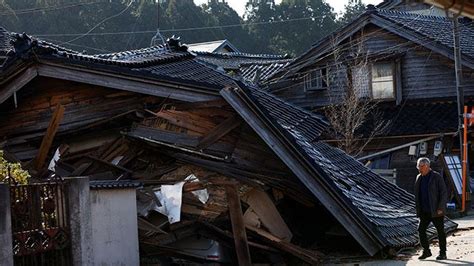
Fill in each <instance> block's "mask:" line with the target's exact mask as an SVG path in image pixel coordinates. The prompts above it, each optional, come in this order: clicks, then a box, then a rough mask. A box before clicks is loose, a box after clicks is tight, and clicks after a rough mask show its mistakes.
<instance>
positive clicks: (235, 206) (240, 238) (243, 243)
mask: <svg viewBox="0 0 474 266" xmlns="http://www.w3.org/2000/svg"><path fill="white" fill-rule="evenodd" d="M225 187H226V192H227V200H228V203H229V213H230V220H231V223H232V232H233V233H234V242H235V250H236V252H237V259H238V261H239V265H245V266H247V265H251V264H252V263H251V260H250V251H249V246H248V242H247V233H246V232H245V225H244V217H243V215H242V207H241V205H240V199H239V194H238V191H237V186H236V185H225Z"/></svg>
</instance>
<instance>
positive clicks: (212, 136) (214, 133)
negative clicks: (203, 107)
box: [197, 115, 242, 150]
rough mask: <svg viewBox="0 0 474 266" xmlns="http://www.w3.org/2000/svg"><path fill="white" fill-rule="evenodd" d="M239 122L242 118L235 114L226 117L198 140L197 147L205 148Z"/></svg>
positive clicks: (238, 124)
mask: <svg viewBox="0 0 474 266" xmlns="http://www.w3.org/2000/svg"><path fill="white" fill-rule="evenodd" d="M241 123H242V120H241V119H240V118H239V117H238V116H237V115H235V116H232V117H229V118H227V119H226V120H225V121H224V122H222V123H221V124H219V125H218V126H216V127H215V128H213V129H212V130H211V131H210V132H209V133H208V134H207V135H206V136H205V137H203V138H202V139H201V140H200V141H199V143H198V145H197V149H198V150H203V149H206V148H207V147H209V146H210V145H211V144H213V143H215V142H216V141H218V140H219V139H221V138H222V137H223V136H225V135H227V134H228V133H229V132H231V131H232V130H234V129H235V128H237V127H238V126H240V124H241Z"/></svg>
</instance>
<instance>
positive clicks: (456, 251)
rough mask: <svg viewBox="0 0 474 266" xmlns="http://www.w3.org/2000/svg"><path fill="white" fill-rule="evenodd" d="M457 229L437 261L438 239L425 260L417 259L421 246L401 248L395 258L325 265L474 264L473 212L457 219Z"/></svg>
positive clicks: (433, 242)
mask: <svg viewBox="0 0 474 266" xmlns="http://www.w3.org/2000/svg"><path fill="white" fill-rule="evenodd" d="M453 220H454V221H455V222H456V223H458V225H459V226H458V229H457V230H456V231H455V232H454V233H451V234H450V235H449V236H448V238H447V257H448V259H447V260H442V261H437V260H436V256H437V255H438V252H439V247H438V241H437V240H435V241H432V242H431V245H430V247H431V253H433V256H431V257H430V258H427V259H425V260H418V256H420V255H421V251H422V250H421V248H416V249H415V248H414V249H408V250H403V251H401V252H399V254H398V255H397V257H396V258H395V259H390V260H369V259H367V260H364V259H355V260H352V261H351V262H345V263H329V264H327V265H347V266H349V265H358V266H359V265H360V266H362V265H364V266H365V265H384V266H392V265H393V266H395V265H426V266H428V265H474V213H472V214H470V215H469V216H465V217H462V218H458V219H453Z"/></svg>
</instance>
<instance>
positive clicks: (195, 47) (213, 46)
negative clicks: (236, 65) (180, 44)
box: [186, 40, 238, 53]
mask: <svg viewBox="0 0 474 266" xmlns="http://www.w3.org/2000/svg"><path fill="white" fill-rule="evenodd" d="M186 46H187V47H188V49H189V51H193V52H208V53H213V52H218V49H219V48H221V47H224V46H228V47H230V48H231V49H232V50H233V51H234V52H238V49H237V48H236V47H235V46H234V45H232V44H231V43H230V42H229V41H228V40H217V41H210V42H200V43H189V44H186Z"/></svg>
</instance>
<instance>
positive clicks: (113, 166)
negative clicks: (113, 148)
mask: <svg viewBox="0 0 474 266" xmlns="http://www.w3.org/2000/svg"><path fill="white" fill-rule="evenodd" d="M86 157H87V158H90V159H92V160H94V161H96V162H99V163H101V164H104V165H107V166H109V167H111V168H115V169H118V170H121V171H124V172H127V173H129V174H133V171H131V170H129V169H127V168H125V167H123V166H120V165H115V164H113V163H109V162H107V161H104V160H102V159H99V158H97V157H94V156H91V155H86Z"/></svg>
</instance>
